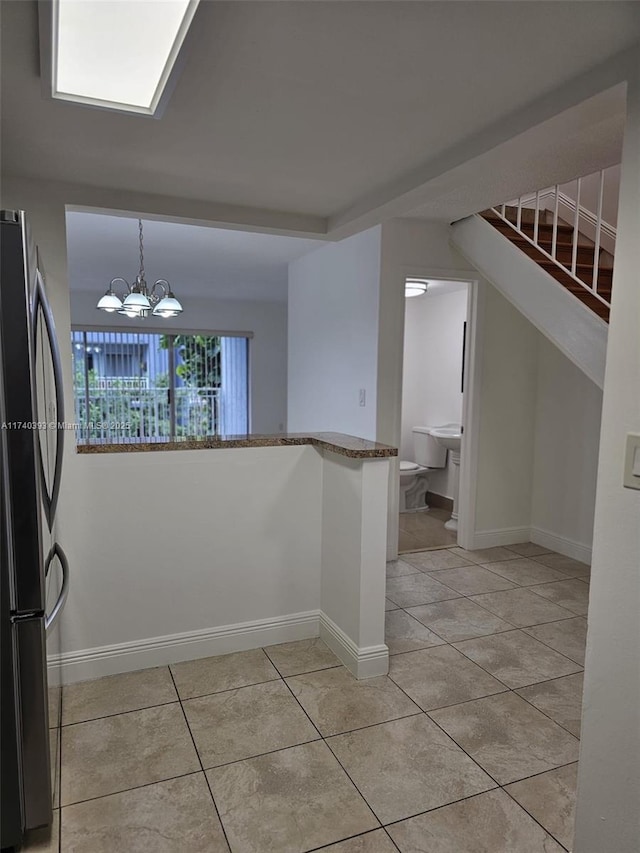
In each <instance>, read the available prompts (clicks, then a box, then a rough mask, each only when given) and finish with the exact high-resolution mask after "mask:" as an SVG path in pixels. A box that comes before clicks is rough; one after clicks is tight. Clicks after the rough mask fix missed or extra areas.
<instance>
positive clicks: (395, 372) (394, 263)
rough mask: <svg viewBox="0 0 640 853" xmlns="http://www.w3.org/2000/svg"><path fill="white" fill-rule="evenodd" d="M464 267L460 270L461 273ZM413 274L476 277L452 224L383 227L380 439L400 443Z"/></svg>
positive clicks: (390, 549)
mask: <svg viewBox="0 0 640 853" xmlns="http://www.w3.org/2000/svg"><path fill="white" fill-rule="evenodd" d="M458 272H459V275H457V274H456V273H458ZM408 275H428V276H432V277H434V278H444V279H451V278H453V279H455V278H460V279H467V278H468V279H470V280H471V279H473V278H475V273H474V272H473V271H472V272H471V273H469V265H468V264H467V263H466V262H465V261H464V260H463V259H462V258H461V257H460V256H459V255H457V254H456V252H455V251H454V250H453V249H452V248H451V246H450V244H449V227H448V226H447V225H446V223H444V222H430V221H428V220H423V219H392V220H390V221H388V222H385V223H384V225H383V226H382V257H381V265H380V312H379V317H380V322H379V328H378V400H377V404H378V411H377V439H378V441H382V442H384V443H385V444H391V445H393V446H395V447H399V446H400V441H401V431H402V422H401V417H402V362H403V345H402V342H403V338H404V312H405V296H404V282H405V278H406V277H407V276H408ZM398 486H399V477H398V462H397V460H396V461H395V462H393V463H392V464H391V466H390V478H389V516H388V520H387V556H388V558H389V559H393V558H394V557H395V556H397V553H398V500H399V496H398V490H399V489H398Z"/></svg>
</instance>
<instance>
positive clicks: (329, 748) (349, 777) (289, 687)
mask: <svg viewBox="0 0 640 853" xmlns="http://www.w3.org/2000/svg"><path fill="white" fill-rule="evenodd" d="M267 657H268V655H267ZM269 659H270V658H269ZM270 660H271V659H270ZM273 666H274V667H275V669H276V670H277V672H278V674H279V675H280V678H281V679H282V681H283V682H284V683H285V685H286V686H287V689H288V690H289V693H290V694H291V696H292V697H293V699H294V700H295V702H296V703H297V704H298V706H299V707H300V708H301V709H302V712H303V713H304V714H305V716H306V717H307V719H308V720H309V722H310V723H311V725H312V726H313V727H314V729H315V730H316V731H317V732H318V735H319V737H320V739H321V741H322V743H323V744H324V745H325V746H326V747H327V749H328V750H329V752H330V753H331V755H332V756H333V758H334V759H335V761H336V762H337V764H338V766H339V767H340V768H341V769H342V772H343V773H344V774H345V776H346V777H347V779H348V780H349V781H350V782H351V784H352V785H353V787H354V788H355V790H356V791H357V792H358V794H359V796H360V798H361V799H362V802H363V803H364V804H365V805H366V807H367V808H368V809H369V811H370V812H371V814H372V815H373V817H374V819H375V820H377V821H378V824H379V827H378V828H383V825H382V821H381V820H380V818H379V817H378V815H377V814H376V813H375V812H374V810H373V809H372V807H371V805H370V804H369V802H368V800H367V798H366V797H365V796H364V794H363V793H362V791H361V790H360V788H358V786H357V785H356V783H355V782H354V780H353V779H352V778H351V776H350V774H349V773H348V772H347V770H346V769H345V767H344V766H343V764H342V762H341V761H340V759H339V758H338V757H337V755H336V754H335V753H334V751H333V750H332V749H331V747H330V746H329V744H328V743H327V738H325V737H324V735H323V734H322V732H321V731H320V729H319V728H318V726H317V725H316V724H315V722H314V721H313V720H312V719H311V717H310V716H309V713H308V712H307V709H306V708H305V707H304V706H303V704H302V703H301V702H300V700H299V699H298V697H297V696H296V695H295V693H294V692H293V690H292V689H291V686H290V685H289V684H288V682H287V680H286V678H284V677H283V676H282V675H281V673H280V670H279V669H278V667H277V666H276V664H275V663H274V664H273ZM345 669H346V667H345ZM299 674H300V675H304V674H305V673H299ZM291 677H293V676H291ZM414 704H415V703H414ZM367 728H368V727H367ZM345 734H346V733H345ZM332 737H334V735H332ZM316 743H317V741H316ZM287 748H289V749H290V748H291V747H287ZM278 751H279V750H278ZM361 834H362V833H361ZM352 837H353V836H352ZM355 837H357V836H355ZM344 840H346V839H342V838H341V839H338V841H332V842H331V843H332V844H337V843H338V842H339V841H344ZM325 846H327V845H325ZM311 849H314V848H311ZM316 849H317V848H316Z"/></svg>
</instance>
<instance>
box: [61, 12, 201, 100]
mask: <svg viewBox="0 0 640 853" xmlns="http://www.w3.org/2000/svg"><path fill="white" fill-rule="evenodd" d="M197 6H198V0H53V3H52V13H53V20H52V28H51V29H52V33H51V35H52V48H53V50H52V69H51V71H52V95H53V97H54V98H61V99H63V100H68V101H75V102H77V103H83V104H89V105H93V106H100V107H103V108H106V109H115V110H125V111H128V112H137V113H143V114H146V115H153V114H154V113H155V112H156V110H157V109H158V105H159V103H160V100H161V98H162V94H163V92H164V90H165V87H166V85H167V82H168V81H169V78H170V76H171V72H172V69H173V67H174V63H175V61H176V58H177V56H178V53H179V51H180V48H181V46H182V43H183V41H184V38H185V36H186V34H187V30H188V29H189V25H190V23H191V20H192V19H193V15H194V13H195V11H196V8H197Z"/></svg>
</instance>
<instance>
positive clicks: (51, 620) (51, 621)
mask: <svg viewBox="0 0 640 853" xmlns="http://www.w3.org/2000/svg"><path fill="white" fill-rule="evenodd" d="M54 557H57V558H58V560H59V561H60V565H61V567H62V586H61V587H60V594H59V595H58V598H57V600H56V603H55V604H54V605H53V608H52V610H51V613H47V614H46V616H45V618H44V627H45V630H46V631H49V630H51V628H53V626H54V625H55V623H56V621H57V619H58V617H59V616H60V613H61V611H62V608H63V607H64V605H65V602H66V600H67V596H68V595H69V561H68V560H67V555H66V554H65V553H64V551H63V549H62V547H61V546H60V545H58V543H57V542H56V543H55V544H54V545H53V546H52V547H51V550H50V551H49V553H48V554H47V559H46V561H45V565H44V571H45V575H46V574H47V573H48V572H49V567H50V566H51V563H52V562H53V559H54Z"/></svg>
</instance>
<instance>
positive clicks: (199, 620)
mask: <svg viewBox="0 0 640 853" xmlns="http://www.w3.org/2000/svg"><path fill="white" fill-rule="evenodd" d="M289 451H292V452H289ZM70 455H72V454H70ZM321 463H322V460H321V457H320V455H319V454H318V452H317V451H316V450H314V449H313V448H310V447H302V448H295V449H294V448H242V449H225V450H193V451H187V450H184V451H175V452H164V453H161V452H158V453H117V454H105V455H100V454H95V455H94V454H81V455H76V456H75V458H73V469H72V471H71V472H68V473H69V474H70V476H69V477H68V478H67V479H66V482H65V484H64V486H63V494H64V496H65V503H64V508H63V509H64V516H63V517H64V518H66V520H67V523H66V525H65V530H64V532H63V534H62V535H63V536H64V539H63V541H64V547H65V549H66V550H67V553H68V556H69V561H70V564H71V567H72V583H71V591H70V596H69V601H68V604H67V608H66V610H65V613H64V619H63V629H64V630H63V652H72V651H76V650H78V649H90V648H94V647H96V646H97V647H101V646H108V645H112V644H118V643H126V642H132V641H140V640H144V639H147V638H153V637H158V636H164V635H172V634H177V633H181V632H188V631H197V630H198V629H204V628H212V627H214V626H219V625H228V624H233V623H238V622H250V621H254V620H257V619H270V618H274V617H276V616H282V615H285V614H290V613H298V612H302V611H308V610H313V609H316V608H317V607H318V606H319V599H320V586H319V584H320V571H319V570H320V525H319V519H320V516H321V476H320V469H321ZM71 513H75V519H72V518H71Z"/></svg>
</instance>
